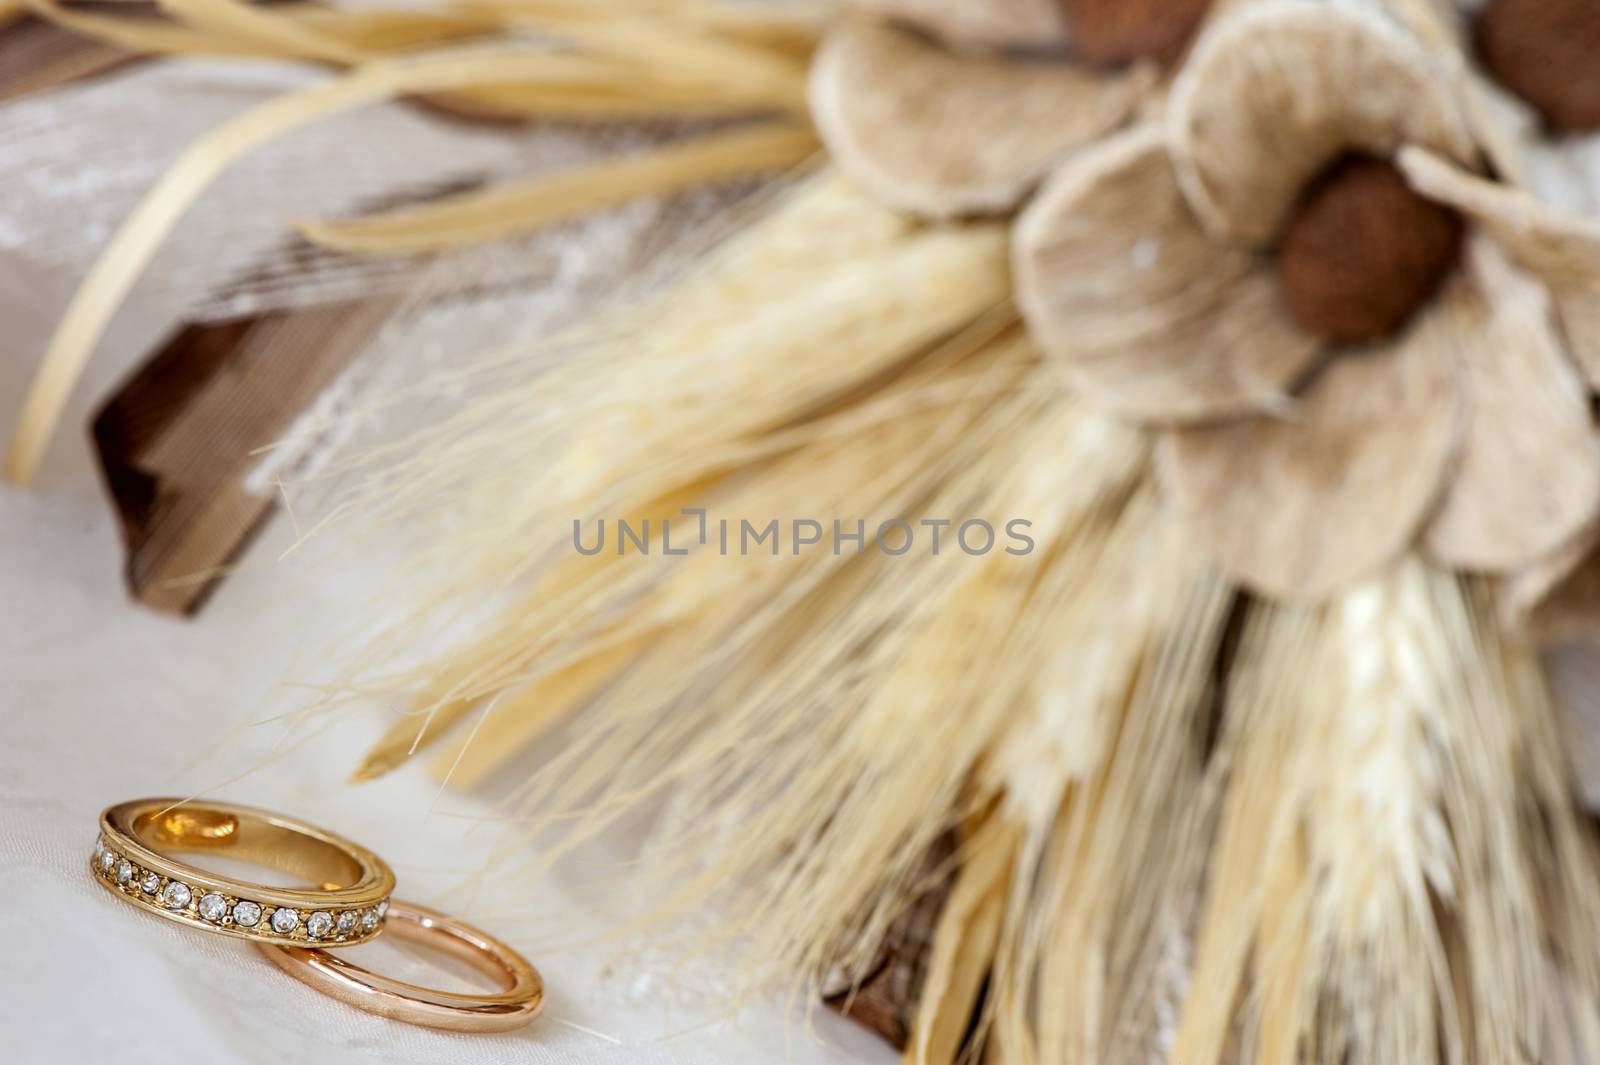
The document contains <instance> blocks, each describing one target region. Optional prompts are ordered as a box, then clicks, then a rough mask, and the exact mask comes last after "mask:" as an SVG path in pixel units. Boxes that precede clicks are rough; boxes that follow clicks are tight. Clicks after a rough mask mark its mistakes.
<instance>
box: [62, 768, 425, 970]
mask: <svg viewBox="0 0 1600 1065" xmlns="http://www.w3.org/2000/svg"><path fill="white" fill-rule="evenodd" d="M180 854H181V855H196V856H205V857H212V858H218V859H227V860H230V861H241V862H246V863H249V864H251V865H259V866H265V867H266V868H268V869H273V870H276V871H277V872H279V873H283V874H286V875H287V876H288V877H290V878H292V879H294V880H296V881H299V882H300V883H303V884H305V885H307V886H305V887H274V886H271V885H267V884H256V883H251V882H249V881H245V880H237V879H234V878H233V877H230V876H225V875H222V874H219V873H215V872H210V871H208V870H205V869H201V868H198V867H196V866H193V865H190V864H188V863H187V862H184V861H180V860H179V859H178V858H177V857H176V855H180ZM90 868H91V870H92V871H93V873H94V875H95V879H97V880H99V881H100V883H101V884H102V885H104V886H105V887H106V888H107V889H108V890H110V891H112V892H114V893H115V894H117V895H118V896H119V897H121V898H123V899H125V900H126V901H128V902H130V903H132V904H134V905H135V906H138V907H140V908H141V909H145V910H148V911H150V912H151V913H155V914H159V915H161V916H162V917H165V918H167V919H168V920H172V921H178V922H180V923H182V924H186V925H189V926H190V927H192V928H201V929H204V930H206V931H208V932H217V933H220V934H222V935H227V936H234V937H237V938H240V939H249V940H252V941H254V942H257V943H272V944H278V945H287V944H293V945H297V946H348V945H352V944H356V943H364V942H366V941H367V940H369V939H371V938H373V937H374V936H376V935H377V934H378V933H379V932H381V931H383V927H384V918H385V917H386V916H387V914H388V909H389V895H390V893H391V892H392V891H393V890H394V873H393V872H392V871H391V870H390V868H389V866H388V864H387V863H385V862H384V860H383V859H382V858H379V857H378V856H377V855H376V854H373V853H372V852H371V851H369V850H367V849H366V848H365V847H361V846H358V845H357V844H355V843H352V842H350V841H349V840H347V839H344V838H343V837H341V836H336V835H334V834H333V833H332V832H327V831H324V830H323V829H320V828H316V827H314V826H312V825H308V824H305V823H303V822H300V821H296V820H294V819H293V818H289V817H284V816H282V815H280V814H275V813H272V812H270V811H267V810H256V809H253V808H251V807H248V806H236V805H234V804H232V803H224V802H211V801H185V800H182V799H136V800H134V801H132V802H124V803H119V804H118V805H116V806H110V807H107V808H106V810H105V811H104V812H103V813H101V815H100V839H99V840H98V842H96V844H95V849H94V857H93V858H92V859H91V866H90Z"/></svg>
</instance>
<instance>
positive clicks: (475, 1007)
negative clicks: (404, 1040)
mask: <svg viewBox="0 0 1600 1065" xmlns="http://www.w3.org/2000/svg"><path fill="white" fill-rule="evenodd" d="M388 934H389V935H390V936H398V937H400V938H403V939H408V940H411V941H413V942H416V943H418V944H420V945H422V946H425V947H428V948H430V949H433V950H438V951H440V952H442V953H445V954H449V955H451V956H452V957H455V958H457V959H459V960H461V961H463V962H465V963H467V964H468V965H471V966H472V967H473V968H475V969H477V970H478V971H479V972H481V973H483V974H484V975H486V976H488V977H489V978H490V979H492V980H494V981H495V982H496V983H498V984H499V985H500V990H499V991H496V992H465V993H458V992H453V991H437V990H433V989H431V988H426V987H419V986H417V985H416V984H408V983H404V982H402V981H400V980H395V979H393V978H391V977H387V976H383V975H380V974H378V973H374V972H372V971H370V970H368V969H364V968H362V967H361V966H359V965H356V964H355V963H354V962H351V961H349V960H347V959H345V958H342V957H339V956H338V955H336V954H334V953H332V952H331V951H326V950H322V949H320V948H316V947H312V948H309V949H308V948H306V947H289V946H271V945H268V944H266V943H262V944H260V947H261V950H262V952H263V953H265V954H266V955H267V957H269V958H271V959H272V960H273V962H275V963H276V964H277V965H278V967H279V968H281V969H283V970H284V971H285V972H287V973H290V974H291V975H293V976H294V977H295V978H297V979H299V980H302V981H304V982H305V983H307V984H310V985H311V986H312V987H314V988H316V989H317V990H318V991H321V992H323V993H324V994H327V995H331V996H332V997H334V998H336V999H339V1000H340V1001H341V1002H345V1003H348V1004H349V1005H352V1006H354V1007H356V1008H357V1009H361V1010H366V1011H367V1012H368V1013H376V1014H379V1015H381V1016H384V1017H389V1018H392V1019H394V1020H397V1021H405V1022H407V1023H409V1024H419V1025H422V1026H424V1027H427V1028H445V1029H449V1030H451V1031H458V1032H503V1031H507V1030H509V1029H512V1028H520V1027H521V1026H522V1025H524V1024H527V1023H528V1022H529V1021H531V1020H533V1018H534V1017H536V1016H538V1013H539V1009H540V1007H542V1006H543V1005H544V982H543V980H541V979H540V977H539V973H538V970H536V969H535V968H534V967H533V966H532V965H530V964H528V962H527V960H526V959H525V958H523V957H522V955H520V954H518V953H517V952H516V951H514V950H512V949H511V948H510V947H508V946H506V945H505V944H504V943H502V942H500V941H499V940H498V939H495V938H494V937H493V936H490V935H488V934H487V933H485V932H482V931H480V930H479V929H477V928H474V927H473V926H471V925H469V924H467V923H465V922H464V921H459V920H457V919H455V918H454V917H450V916H448V915H446V914H442V913H439V912H437V911H435V910H430V909H428V908H427V907H424V906H418V905H417V904H416V903H414V902H404V901H401V900H400V899H395V900H394V902H393V903H392V904H391V905H390V907H389V922H388Z"/></svg>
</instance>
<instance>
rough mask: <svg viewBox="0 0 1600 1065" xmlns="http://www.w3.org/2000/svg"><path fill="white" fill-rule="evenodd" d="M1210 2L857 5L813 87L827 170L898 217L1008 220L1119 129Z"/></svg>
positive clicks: (924, 0)
mask: <svg viewBox="0 0 1600 1065" xmlns="http://www.w3.org/2000/svg"><path fill="white" fill-rule="evenodd" d="M1220 6H1222V4H1221V3H1214V0H984V2H982V3H976V2H973V0H853V3H852V4H851V7H852V8H853V12H852V15H851V17H847V18H845V19H843V20H842V21H841V23H840V24H839V25H838V26H837V27H835V28H834V29H832V30H831V31H830V32H829V34H828V36H827V38H826V40H825V41H824V43H823V46H822V49H821V51H820V52H819V54H818V56H817V58H816V61H815V63H814V64H813V67H812V76H811V105H812V111H813V117H814V119H815V121H816V123H817V127H818V129H819V131H820V132H821V134H822V138H823V140H824V141H825V142H826V143H827V146H828V152H829V155H830V157H831V158H832V159H833V161H834V162H835V163H836V164H837V165H838V166H839V167H840V169H842V170H843V171H845V173H847V174H848V175H849V176H850V177H851V178H852V179H853V180H854V181H856V182H857V183H858V184H859V185H860V186H861V187H862V188H864V189H865V190H867V191H868V192H870V193H871V194H873V195H874V196H875V197H876V198H878V199H879V200H881V201H882V202H884V203H887V204H889V205H891V206H894V207H896V208H899V209H902V210H905V211H908V212H910V213H913V214H918V215H922V216H924V217H930V218H950V217H958V216H967V215H987V214H1003V213H1005V212H1008V211H1010V210H1012V209H1013V208H1015V207H1016V206H1017V205H1018V204H1019V203H1020V202H1021V201H1022V200H1023V199H1024V198H1025V197H1026V195H1027V194H1028V193H1029V192H1030V191H1031V190H1032V189H1033V188H1034V187H1035V186H1037V184H1038V183H1039V181H1040V180H1041V179H1042V178H1043V177H1044V175H1045V174H1047V173H1048V172H1049V171H1050V170H1051V169H1052V168H1053V167H1054V166H1056V165H1057V164H1058V163H1060V162H1061V161H1062V160H1063V159H1064V158H1066V157H1068V156H1069V155H1070V154H1071V153H1072V152H1073V150H1075V149H1077V148H1079V147H1081V146H1083V145H1084V144H1087V143H1090V142H1092V141H1094V140H1096V139H1097V138H1099V137H1101V136H1102V135H1104V134H1106V133H1108V132H1110V131H1112V130H1115V129H1117V128H1119V127H1121V126H1124V125H1126V124H1127V122H1128V121H1129V119H1130V118H1131V117H1132V116H1133V115H1134V114H1135V112H1136V111H1137V110H1138V109H1139V107H1140V106H1141V104H1142V103H1144V102H1145V101H1147V100H1149V99H1150V98H1151V95H1152V90H1153V89H1154V87H1155V86H1156V85H1157V83H1158V82H1159V80H1160V71H1161V70H1162V69H1163V68H1165V67H1167V66H1169V65H1170V64H1171V63H1173V62H1174V61H1175V60H1176V59H1178V58H1179V57H1180V56H1181V55H1182V54H1183V52H1184V50H1185V49H1186V48H1187V46H1188V45H1189V43H1190V41H1191V40H1192V39H1193V37H1194V35H1195V33H1196V32H1197V31H1198V29H1199V27H1200V25H1201V24H1202V22H1203V21H1204V20H1205V18H1206V17H1207V15H1208V14H1209V13H1210V12H1211V11H1212V10H1213V9H1214V8H1216V7H1220Z"/></svg>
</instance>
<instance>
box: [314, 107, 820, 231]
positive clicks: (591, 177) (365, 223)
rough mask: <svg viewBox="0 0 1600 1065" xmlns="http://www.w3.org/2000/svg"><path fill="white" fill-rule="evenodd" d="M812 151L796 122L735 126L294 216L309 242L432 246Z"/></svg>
mask: <svg viewBox="0 0 1600 1065" xmlns="http://www.w3.org/2000/svg"><path fill="white" fill-rule="evenodd" d="M816 150H817V140H816V137H815V136H814V135H813V134H812V133H811V132H810V131H809V130H807V129H804V128H801V127H797V126H789V125H783V126H762V127H758V128H755V129H740V130H735V131H733V132H730V133H719V134H714V135H712V136H708V137H702V138H699V139H696V140H694V141H691V142H689V143H686V144H676V145H672V146H669V147H667V148H663V149H660V150H657V151H653V152H650V153H647V154H644V155H640V156H636V157H625V158H622V159H609V160H605V161H603V162H600V163H596V164H593V165H590V166H583V167H577V168H574V169H572V170H569V171H567V172H565V173H561V174H557V175H555V176H553V177H547V178H539V179H536V180H533V181H528V182H524V183H521V184H516V185H510V186H503V187H500V188H494V189H489V190H486V191H481V192H472V193H467V194H464V195H461V196H455V197H451V198H448V199H444V200H439V201H435V202H433V203H430V204H427V205H426V206H422V207H414V208H408V209H405V210H400V211H393V212H389V213H386V214H381V215H373V216H369V217H365V218H357V219H352V220H349V221H343V222H337V221H336V222H302V223H299V224H298V225H297V226H296V228H297V229H298V230H299V231H300V234H301V235H302V236H304V237H305V238H306V239H307V240H309V241H311V242H312V243H314V244H320V245H322V246H324V247H328V248H336V249H339V250H341V251H350V252H366V253H408V252H422V251H437V250H442V249H445V248H453V247H459V246H461V245H463V244H473V243H478V242H481V241H487V240H495V239H498V238H500V237H506V236H510V235H512V234H516V233H522V232H527V231H529V230H533V229H538V228H540V227H542V226H545V225H549V224H550V223H552V222H557V221H561V220H563V219H567V218H571V217H574V216H576V215H580V214H585V213H588V212H590V211H596V210H599V209H601V208H604V207H610V206H613V205H615V204H619V203H624V202H626V201H628V200H632V199H636V198H638V197H642V196H664V195H668V194H670V193H673V192H679V191H682V190H684V189H687V188H691V187H694V186H697V185H703V184H708V183H712V182H717V181H726V180H732V179H735V178H742V177H748V176H750V175H753V174H760V173H765V172H770V171H774V170H782V169H786V168H789V167H793V166H796V165H798V164H800V163H802V162H804V161H805V160H807V159H808V158H810V157H812V156H814V155H815V153H816Z"/></svg>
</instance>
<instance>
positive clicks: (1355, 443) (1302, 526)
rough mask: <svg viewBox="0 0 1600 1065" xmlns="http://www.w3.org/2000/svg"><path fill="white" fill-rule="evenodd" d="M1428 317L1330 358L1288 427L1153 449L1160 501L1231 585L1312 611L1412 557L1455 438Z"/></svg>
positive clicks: (1449, 383)
mask: <svg viewBox="0 0 1600 1065" xmlns="http://www.w3.org/2000/svg"><path fill="white" fill-rule="evenodd" d="M1437 317H1438V316H1436V315H1432V314H1424V315H1422V316H1421V317H1420V318H1419V319H1418V320H1417V321H1416V322H1415V323H1413V324H1412V326H1411V328H1410V329H1409V330H1408V331H1407V332H1405V333H1404V334H1402V335H1401V336H1400V337H1398V338H1396V339H1394V340H1392V341H1390V342H1388V343H1386V344H1384V345H1381V346H1375V347H1373V348H1370V349H1363V350H1352V351H1349V352H1346V353H1344V354H1341V355H1339V356H1337V357H1335V358H1334V359H1333V360H1332V361H1331V362H1330V363H1329V365H1328V366H1327V367H1325V368H1324V369H1323V370H1322V372H1321V373H1319V374H1318V375H1317V377H1316V378H1315V380H1313V381H1312V383H1311V385H1310V386H1309V388H1308V389H1307V390H1306V393H1305V396H1304V397H1303V399H1302V400H1301V404H1300V406H1299V407H1298V408H1297V409H1296V410H1295V411H1294V412H1292V414H1291V415H1290V416H1288V417H1285V418H1275V417H1267V416H1260V417H1255V418H1249V419H1245V420H1242V421H1237V422H1233V423H1229V424H1221V425H1215V426H1206V427H1199V428H1192V429H1180V430H1173V431H1171V432H1169V433H1168V434H1167V435H1166V436H1165V437H1164V438H1163V440H1162V441H1161V446H1160V451H1159V456H1160V469H1161V473H1162V477H1163V479H1164V481H1165V482H1166V484H1167V486H1168V490H1169V496H1170V498H1171V499H1172V500H1173V501H1174V503H1175V504H1176V506H1177V509H1178V511H1179V512H1180V514H1181V515H1182V516H1183V517H1184V518H1185V519H1186V520H1187V521H1188V522H1189V524H1190V526H1191V527H1192V528H1193V530H1194V531H1195V533H1196V534H1197V536H1198V537H1199V539H1200V540H1201V542H1202V544H1203V545H1204V547H1205V548H1206V550H1207V551H1208V552H1209V553H1210V554H1211V556H1212V557H1213V558H1214V559H1216V560H1217V562H1218V563H1219V564H1220V565H1221V566H1222V568H1223V569H1224V570H1225V571H1226V572H1227V573H1228V574H1229V576H1231V577H1233V578H1234V579H1235V580H1238V581H1239V582H1240V583H1242V584H1244V585H1245V586H1246V587H1248V588H1251V589H1253V590H1255V591H1257V592H1261V593H1264V594H1267V595H1272V596H1277V597H1283V598H1290V599H1304V598H1314V597H1318V596H1323V595H1326V594H1328V593H1329V592H1332V591H1334V590H1336V589H1338V588H1341V587H1344V586H1346V585H1348V584H1350V583H1352V582H1354V581H1356V580H1359V579H1361V578H1364V577H1367V576H1369V575H1371V574H1372V573H1373V572H1374V571H1376V570H1378V569H1380V568H1381V567H1382V566H1383V565H1384V564H1386V563H1388V562H1390V561H1392V560H1393V559H1395V558H1397V557H1398V556H1400V555H1401V554H1403V553H1404V552H1405V551H1406V550H1407V549H1408V548H1409V547H1410V545H1411V544H1412V542H1413V540H1414V539H1415V537H1416V534H1417V530H1418V529H1419V528H1420V527H1421V526H1422V524H1423V523H1424V522H1425V521H1426V520H1427V518H1428V516H1429V514H1430V513H1432V511H1433V508H1434V505H1435V503H1436V502H1437V500H1438V498H1439V491H1440V488H1441V486H1442V485H1443V484H1444V481H1445V477H1446V475H1447V473H1448V472H1449V469H1450V463H1451V458H1452V456H1453V455H1454V454H1455V451H1456V444H1457V440H1458V438H1459V424H1460V406H1461V405H1460V400H1459V396H1458V393H1457V386H1456V382H1455V378H1454V375H1453V372H1452V369H1451V366H1450V364H1449V361H1448V360H1447V359H1442V358H1440V357H1439V340H1438V337H1437V333H1436V330H1437V328H1438V322H1437Z"/></svg>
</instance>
